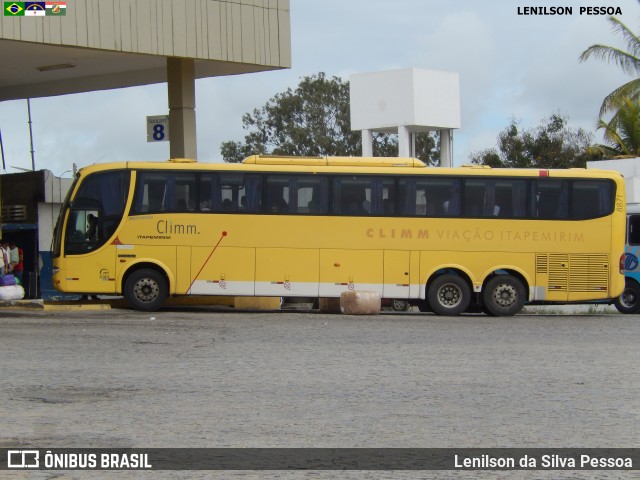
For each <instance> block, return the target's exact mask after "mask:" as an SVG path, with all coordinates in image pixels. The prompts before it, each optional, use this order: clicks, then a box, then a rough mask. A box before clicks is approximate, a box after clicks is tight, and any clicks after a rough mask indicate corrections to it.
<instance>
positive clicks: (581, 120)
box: [0, 0, 640, 176]
mask: <svg viewBox="0 0 640 480" xmlns="http://www.w3.org/2000/svg"><path fill="white" fill-rule="evenodd" d="M552 5H563V6H573V15H570V16H566V15H565V16H548V15H547V16H531V15H529V16H527V15H518V6H520V7H523V6H547V7H549V6H552ZM580 6H607V7H620V8H621V9H622V15H619V18H620V19H621V20H622V21H623V22H625V23H626V24H627V25H628V26H629V27H631V29H632V30H634V31H636V32H638V31H640V5H639V4H638V1H637V0H565V1H564V2H562V1H558V2H555V1H551V2H550V1H548V0H490V1H479V0H446V1H445V0H394V1H389V0H323V1H322V2H319V1H312V0H291V35H292V39H291V42H292V64H293V65H292V68H291V69H289V70H283V71H276V72H264V73H258V74H249V75H243V76H232V77H218V78H209V79H203V80H198V81H197V82H196V102H197V106H196V116H197V123H198V132H197V134H198V156H199V160H200V161H203V162H221V161H222V159H221V156H220V144H221V143H222V142H223V141H227V140H242V139H243V137H244V134H245V132H244V130H243V129H242V122H241V117H242V115H243V113H245V112H249V111H251V110H252V109H253V108H256V107H260V106H262V105H264V104H265V103H266V102H267V101H268V100H269V99H270V98H271V97H272V96H273V95H275V94H276V93H279V92H281V91H283V90H285V89H286V88H287V87H293V88H295V86H296V85H297V84H298V82H299V80H300V78H301V77H303V76H305V75H311V74H314V73H317V72H320V71H323V72H326V73H327V74H328V75H330V76H333V75H336V76H339V77H342V78H343V79H345V80H348V79H349V76H350V75H352V74H355V73H363V72H375V71H379V70H391V69H400V68H410V67H415V68H423V69H431V70H444V71H450V72H457V73H458V74H459V76H460V92H461V109H462V112H461V113H462V127H461V128H460V129H459V130H457V131H456V132H455V134H454V163H455V164H457V165H460V164H462V163H467V162H468V157H469V154H470V153H471V152H474V151H478V150H482V149H485V148H489V147H493V146H495V144H496V136H497V134H498V133H499V132H500V131H501V130H502V129H503V128H504V127H505V126H506V125H507V124H508V123H509V121H510V119H512V118H515V119H517V120H518V121H519V122H520V123H521V125H522V126H523V127H525V128H530V127H535V126H537V125H538V124H539V123H540V121H541V120H542V119H543V118H545V117H548V116H549V115H551V114H552V113H556V112H560V113H561V114H563V115H565V116H567V117H569V122H570V125H571V127H573V128H577V127H581V128H584V129H586V130H588V131H591V132H594V139H595V140H596V141H601V134H600V133H596V132H595V124H596V121H597V115H598V109H599V106H600V103H601V101H602V99H603V98H604V96H605V95H607V94H608V93H609V92H610V91H611V90H613V89H614V88H615V87H616V86H619V85H621V84H623V83H625V82H627V81H628V80H629V79H630V77H628V76H626V75H624V74H623V73H621V72H620V71H619V69H618V68H617V67H615V66H612V65H608V64H606V63H605V62H603V61H599V60H595V59H593V60H590V61H588V62H586V63H580V62H579V61H578V57H579V55H580V53H581V52H582V51H583V50H584V49H585V48H587V47H588V46H590V45H592V44H594V43H604V44H607V45H615V46H620V47H624V44H623V43H622V40H621V39H620V38H619V37H616V36H615V35H614V33H613V32H612V30H611V28H610V24H609V23H608V22H607V16H606V15H604V16H603V15H591V16H589V15H580V13H579V7H580ZM167 111H168V107H167V89H166V85H151V86H146V87H134V88H127V89H121V90H111V91H103V92H92V93H82V94H77V95H66V96H61V97H52V98H38V99H34V100H32V101H31V114H32V121H33V141H34V150H35V164H36V169H42V168H47V169H50V170H52V171H53V172H54V173H55V174H56V175H62V174H64V176H68V175H69V173H68V171H69V170H70V169H71V165H72V163H76V164H77V165H78V166H85V165H90V164H93V163H102V162H108V161H118V160H165V159H166V158H168V154H169V147H168V144H167V143H166V142H165V143H161V144H149V143H147V141H146V116H147V115H161V114H165V113H167ZM0 129H1V131H2V138H3V143H4V152H5V163H6V166H7V170H6V171H7V172H16V171H18V170H17V169H16V168H15V167H19V168H29V169H30V168H31V156H30V146H29V128H28V124H27V106H26V101H25V100H21V101H8V102H2V103H0ZM65 172H67V173H65Z"/></svg>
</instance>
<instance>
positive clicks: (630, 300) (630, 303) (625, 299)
mask: <svg viewBox="0 0 640 480" xmlns="http://www.w3.org/2000/svg"><path fill="white" fill-rule="evenodd" d="M637 301H638V300H637V298H636V295H635V292H634V291H633V290H632V289H630V288H627V289H625V290H624V292H622V295H620V303H621V304H622V305H623V306H624V307H626V308H632V307H634V306H635V304H636V302H637Z"/></svg>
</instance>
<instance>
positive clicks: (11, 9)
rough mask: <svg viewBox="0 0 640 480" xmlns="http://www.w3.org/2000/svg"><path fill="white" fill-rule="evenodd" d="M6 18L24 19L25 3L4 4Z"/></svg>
mask: <svg viewBox="0 0 640 480" xmlns="http://www.w3.org/2000/svg"><path fill="white" fill-rule="evenodd" d="M4 16H5V17H24V2H4Z"/></svg>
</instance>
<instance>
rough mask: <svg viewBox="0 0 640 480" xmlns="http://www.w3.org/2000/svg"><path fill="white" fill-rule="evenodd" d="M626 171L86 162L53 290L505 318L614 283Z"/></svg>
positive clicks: (149, 302) (57, 256) (143, 304)
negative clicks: (340, 302) (363, 294)
mask: <svg viewBox="0 0 640 480" xmlns="http://www.w3.org/2000/svg"><path fill="white" fill-rule="evenodd" d="M624 200H625V191H624V183H623V179H622V177H621V175H620V174H618V173H616V172H611V171H604V170H601V171H598V170H592V169H590V170H585V169H567V170H532V169H491V168H487V167H480V166H471V167H459V168H428V167H426V166H425V165H424V164H423V163H422V162H420V161H419V160H416V159H412V158H377V157H376V158H355V157H354V158H352V157H348V158H347V157H334V158H332V157H317V158H316V157H313V158H307V157H302V158H297V157H275V156H252V157H249V158H247V159H245V161H244V162H243V163H242V164H212V163H198V162H194V161H190V160H170V161H167V162H122V163H111V164H102V165H94V166H90V167H86V168H83V169H81V170H80V171H79V172H78V173H77V176H76V178H75V181H74V184H73V186H72V187H71V189H70V191H69V194H68V196H67V199H66V200H65V202H64V205H63V207H62V209H61V213H60V216H59V219H58V222H57V226H56V231H55V233H54V245H53V257H54V258H53V267H54V274H53V283H54V286H55V287H56V289H58V290H59V291H62V292H73V293H80V294H108V295H123V296H124V297H125V298H126V299H127V300H128V302H129V303H130V304H131V305H132V306H133V307H134V308H136V309H140V310H154V309H157V308H159V307H160V306H161V305H162V304H163V302H164V301H165V299H166V298H167V296H179V295H232V296H275V297H315V298H325V297H339V296H340V295H341V293H342V292H345V291H374V292H378V293H379V294H380V295H381V297H382V298H383V299H404V300H406V301H408V302H410V303H411V304H412V305H417V306H419V307H420V309H421V310H423V311H432V312H435V313H437V314H440V315H459V314H461V313H463V312H465V311H467V310H468V309H469V308H470V307H472V308H481V309H482V310H483V311H485V312H486V313H488V314H491V315H514V314H516V313H518V312H519V311H520V310H521V309H522V307H523V305H525V304H527V303H531V304H535V303H538V304H540V303H569V302H587V301H595V300H604V299H612V298H615V297H617V296H618V295H620V294H621V293H622V290H623V288H624V284H625V280H624V275H623V274H622V273H621V268H622V266H623V265H621V263H620V262H621V261H622V260H623V259H624V225H625V215H626V214H625V201H624Z"/></svg>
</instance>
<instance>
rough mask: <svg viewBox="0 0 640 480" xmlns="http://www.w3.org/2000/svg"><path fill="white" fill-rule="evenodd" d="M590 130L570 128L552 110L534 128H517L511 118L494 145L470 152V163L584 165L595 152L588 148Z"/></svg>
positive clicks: (518, 166) (519, 166)
mask: <svg viewBox="0 0 640 480" xmlns="http://www.w3.org/2000/svg"><path fill="white" fill-rule="evenodd" d="M590 146H591V134H590V133H587V132H585V131H584V130H583V129H577V130H573V129H571V128H569V127H568V126H567V119H566V117H563V116H562V115H560V114H553V115H551V116H550V117H549V118H545V119H543V120H542V121H541V122H540V125H539V126H538V127H537V128H534V129H530V130H526V129H522V128H520V126H519V125H518V122H517V121H516V120H515V119H512V120H511V123H510V124H509V126H508V127H506V128H505V129H504V130H503V131H502V132H500V134H498V149H497V150H496V149H495V148H490V149H486V150H482V151H480V152H474V153H472V154H471V155H470V157H469V158H470V160H471V163H474V164H477V165H489V166H491V167H506V168H572V167H585V166H586V162H587V160H593V159H595V157H596V154H595V153H594V152H592V151H591V150H589V148H590Z"/></svg>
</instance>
